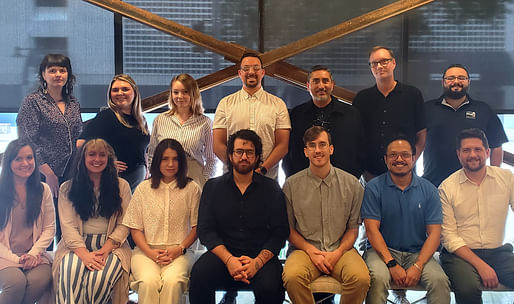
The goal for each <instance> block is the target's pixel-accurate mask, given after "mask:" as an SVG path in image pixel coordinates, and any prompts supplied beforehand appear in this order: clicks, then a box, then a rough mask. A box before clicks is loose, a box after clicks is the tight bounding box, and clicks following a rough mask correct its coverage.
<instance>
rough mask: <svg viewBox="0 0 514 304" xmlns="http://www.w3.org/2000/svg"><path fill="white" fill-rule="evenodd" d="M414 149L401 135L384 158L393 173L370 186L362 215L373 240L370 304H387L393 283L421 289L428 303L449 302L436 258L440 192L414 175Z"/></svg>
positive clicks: (445, 280)
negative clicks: (434, 256) (422, 287)
mask: <svg viewBox="0 0 514 304" xmlns="http://www.w3.org/2000/svg"><path fill="white" fill-rule="evenodd" d="M415 153H416V152H415V147H414V145H413V144H412V143H411V142H409V140H408V139H407V138H406V137H402V136H398V137H396V138H394V139H393V140H392V141H391V142H390V143H389V144H388V145H387V150H386V155H385V156H384V160H385V163H386V165H387V168H388V171H387V172H386V173H384V174H382V175H379V176H377V177H376V178H374V179H372V180H371V181H369V183H368V184H367V185H366V189H365V191H364V199H363V202H362V208H361V216H362V218H363V219H364V225H365V227H366V233H367V236H368V242H369V243H368V249H367V251H366V253H365V255H364V259H365V261H366V264H367V265H368V268H369V271H370V276H371V287H370V289H369V291H368V295H367V297H366V303H367V304H378V303H380V304H383V303H385V302H386V299H387V295H388V292H387V290H388V289H389V288H390V284H391V280H392V281H394V282H395V283H396V284H397V285H399V286H404V287H409V286H414V285H416V284H418V283H419V284H421V285H422V286H424V287H425V288H426V289H427V298H428V303H440V304H443V303H450V287H449V282H448V278H447V276H446V275H445V273H444V271H443V270H442V268H441V266H440V265H439V263H437V261H435V260H434V258H433V257H432V256H433V254H434V252H435V251H436V249H437V247H438V246H439V239H440V235H441V224H442V212H441V202H440V199H439V194H438V192H437V189H436V188H435V187H434V186H433V185H432V184H431V183H430V182H429V181H427V180H425V179H423V178H421V177H418V176H416V175H415V174H413V172H412V167H413V165H414V155H415Z"/></svg>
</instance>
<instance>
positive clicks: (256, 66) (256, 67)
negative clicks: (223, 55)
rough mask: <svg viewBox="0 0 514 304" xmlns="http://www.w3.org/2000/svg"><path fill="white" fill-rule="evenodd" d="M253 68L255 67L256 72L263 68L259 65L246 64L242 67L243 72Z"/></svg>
mask: <svg viewBox="0 0 514 304" xmlns="http://www.w3.org/2000/svg"><path fill="white" fill-rule="evenodd" d="M251 69H253V71H254V72H259V71H260V70H261V69H262V68H261V67H260V66H258V65H254V66H250V65H245V66H242V67H241V71H243V72H249V71H250V70H251Z"/></svg>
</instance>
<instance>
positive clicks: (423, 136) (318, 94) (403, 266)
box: [0, 46, 514, 304]
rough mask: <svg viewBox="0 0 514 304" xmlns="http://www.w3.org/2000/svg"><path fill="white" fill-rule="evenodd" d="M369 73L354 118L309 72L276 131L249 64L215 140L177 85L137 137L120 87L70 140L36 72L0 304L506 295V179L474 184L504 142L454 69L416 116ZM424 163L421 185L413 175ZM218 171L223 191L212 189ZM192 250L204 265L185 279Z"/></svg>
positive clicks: (4, 217)
mask: <svg viewBox="0 0 514 304" xmlns="http://www.w3.org/2000/svg"><path fill="white" fill-rule="evenodd" d="M369 65H370V68H371V72H372V74H373V76H374V77H375V79H376V85H375V86H373V87H371V88H369V89H365V90H363V91H361V92H359V93H358V94H357V96H356V97H355V99H354V101H353V105H350V104H347V103H343V102H341V101H338V100H337V99H336V98H334V97H333V96H332V91H333V89H334V86H335V81H334V79H333V77H332V74H331V72H330V70H329V69H328V68H327V67H325V66H314V67H313V68H312V70H311V71H310V72H309V74H308V79H307V90H308V91H309V93H310V95H311V97H312V99H311V100H309V101H307V102H306V103H304V104H301V105H299V106H297V107H295V108H293V109H292V110H291V111H290V112H289V111H288V109H287V107H286V105H285V103H284V101H283V100H282V99H280V98H279V97H276V96H274V95H272V94H270V93H268V92H266V91H264V89H263V87H262V79H263V77H264V75H265V70H264V68H263V64H262V61H261V59H260V57H259V56H258V55H257V54H254V53H245V54H244V55H243V56H242V58H241V61H240V69H239V72H238V73H239V77H240V79H241V80H242V89H241V90H239V91H237V92H235V93H233V94H231V95H229V96H227V97H225V98H223V99H222V100H221V101H220V102H219V105H218V107H217V109H216V114H215V118H214V122H212V121H211V120H210V119H209V118H208V117H207V116H205V115H204V114H203V107H202V101H201V96H200V91H199V88H198V85H197V83H196V81H195V80H194V79H193V78H192V77H191V76H190V75H188V74H181V75H178V76H176V77H174V78H173V79H172V81H171V83H170V92H169V106H170V110H169V111H167V112H164V113H162V114H160V115H159V116H157V118H156V119H155V121H154V124H153V128H152V132H151V134H150V131H149V129H148V126H147V123H146V120H145V118H144V116H143V114H142V110H141V96H140V93H139V89H138V88H137V85H136V84H135V82H134V80H133V79H132V78H131V77H130V76H128V75H124V74H120V75H116V76H115V77H114V78H113V79H112V81H111V83H110V85H109V90H108V93H107V100H108V109H106V110H103V111H102V112H100V113H98V115H97V116H96V117H95V118H94V119H93V120H91V121H89V122H87V123H85V124H84V126H83V124H82V119H81V117H80V107H79V104H78V102H77V100H76V99H75V98H74V97H73V94H72V93H73V84H74V81H75V77H74V76H73V73H72V69H71V63H70V60H69V58H68V57H66V56H63V55H58V54H49V55H47V56H46V57H45V58H44V59H43V61H42V63H41V66H40V73H39V76H40V86H39V88H38V89H37V90H36V91H35V92H34V93H32V94H30V95H29V96H27V98H26V99H25V100H24V102H23V103H22V105H21V107H20V111H19V114H18V118H17V122H18V126H19V137H20V138H19V139H17V140H14V141H13V142H11V143H10V144H9V146H8V147H7V149H6V151H5V153H4V160H3V162H2V171H1V174H0V189H2V190H3V191H4V192H3V193H4V195H3V196H2V198H1V199H0V289H1V290H2V293H1V294H0V303H34V302H36V301H37V302H38V303H40V302H41V303H44V302H45V301H46V302H50V303H51V302H54V301H57V302H58V303H71V302H73V303H108V302H109V301H111V302H112V303H126V302H127V301H128V290H129V288H132V289H134V290H136V291H137V292H138V296H139V297H138V298H139V303H182V302H183V301H184V292H185V291H186V290H188V292H189V300H190V302H191V303H192V304H195V303H198V304H204V303H214V301H215V291H217V290H226V291H227V293H226V294H225V296H224V298H223V300H222V301H223V303H233V301H234V297H235V294H236V293H237V290H239V289H249V290H252V291H253V292H254V294H255V299H256V303H277V304H278V303H282V302H283V301H284V297H285V291H286V290H287V293H288V295H289V298H290V299H291V300H292V301H293V303H302V304H303V303H314V296H315V295H313V294H312V293H311V291H310V284H311V283H312V282H313V281H314V280H315V279H316V278H318V277H319V276H321V275H330V276H332V277H334V278H335V279H336V280H337V281H339V282H340V283H341V284H342V287H343V290H344V291H343V293H342V295H341V302H344V303H362V302H363V301H364V300H365V301H366V303H381V304H382V303H385V302H386V298H387V296H388V289H390V287H391V283H392V282H394V283H395V284H396V286H404V287H409V286H413V285H416V284H421V285H423V286H424V287H425V288H426V289H427V298H428V302H429V303H449V302H450V286H451V288H452V289H453V290H454V291H455V295H456V300H457V302H458V303H481V291H480V290H481V286H483V287H485V288H494V287H496V286H497V285H498V283H499V282H500V283H502V284H504V285H506V286H508V287H511V288H514V254H513V250H512V245H511V244H506V245H503V244H502V242H503V239H504V230H505V222H506V216H507V213H508V207H509V205H510V207H511V209H513V210H514V175H513V174H512V173H511V172H510V171H508V170H505V169H500V168H498V167H494V166H488V165H486V160H487V158H488V157H489V155H490V156H491V165H496V166H497V165H499V164H500V163H501V161H502V159H501V157H502V148H501V145H502V144H503V143H504V142H506V141H507V138H506V135H505V132H504V131H503V127H502V125H501V122H500V121H499V119H498V118H497V116H496V115H495V114H494V112H493V111H492V110H491V108H490V107H489V106H488V105H487V104H486V103H483V102H480V101H476V100H472V99H471V98H470V97H469V96H468V94H467V91H468V88H469V82H470V79H469V73H468V71H467V69H466V68H465V67H464V66H462V65H458V64H456V65H452V66H450V67H449V68H447V69H446V70H445V71H444V73H443V79H442V85H443V90H444V92H443V95H442V96H441V97H440V98H438V99H436V100H433V101H429V102H426V103H424V102H423V97H422V95H421V93H420V91H419V90H418V89H416V88H415V87H412V86H409V85H406V84H402V83H400V82H398V81H396V80H395V79H394V69H395V66H396V61H395V58H394V55H393V52H392V51H391V50H390V49H388V48H386V47H383V46H377V47H374V48H373V49H372V50H371V51H370V54H369ZM482 130H483V131H482ZM455 142H456V143H457V145H455ZM425 146H426V149H425ZM490 147H491V148H490ZM423 151H425V154H424V157H423V159H424V165H425V167H424V169H425V175H424V177H426V179H425V178H422V177H418V176H417V175H416V174H415V173H413V169H414V165H415V163H416V160H417V159H418V157H419V156H420V155H421V153H422V152H423ZM216 157H218V158H219V159H220V160H221V161H223V163H224V165H225V168H224V169H225V170H224V171H225V173H224V174H223V175H222V176H219V177H215V178H212V177H213V175H214V168H215V162H216V159H215V158H216ZM280 160H283V168H284V171H285V173H286V176H287V179H286V181H285V184H284V185H283V188H282V189H281V188H280V186H279V185H278V183H277V181H276V178H277V174H278V164H279V161H280ZM147 167H148V168H149V169H147ZM459 168H461V169H459ZM40 173H41V175H42V176H43V179H44V180H45V181H46V183H42V182H41V177H40ZM359 179H360V180H359ZM363 185H364V186H365V187H363ZM436 187H439V191H438V189H437V188H436ZM56 215H58V216H57V217H56ZM362 222H364V226H365V230H366V236H367V241H366V245H365V246H364V247H365V250H364V255H363V256H362V257H361V255H360V254H359V252H358V251H357V250H356V249H355V248H354V244H355V242H356V240H357V237H358V234H359V233H358V232H359V226H360V225H361V223H362ZM59 224H60V225H59ZM59 226H60V228H59V229H60V231H62V239H60V237H59V236H60V234H61V233H60V232H59V229H57V232H56V227H59ZM54 235H57V236H58V239H57V240H58V241H59V239H60V241H59V243H58V244H57V250H56V252H55V257H54V259H53V261H52V258H51V256H49V255H48V253H47V247H49V246H50V245H51V243H52V240H53V239H54ZM129 235H130V236H131V239H132V240H133V244H134V245H135V246H136V247H135V248H133V249H131V246H130V245H129V243H128V241H127V238H128V236H129ZM197 238H199V240H200V242H201V243H202V244H203V245H204V246H205V247H206V249H207V252H205V253H204V254H203V255H202V256H201V257H200V258H199V259H198V260H197V261H196V262H195V261H194V257H193V250H192V248H191V246H192V245H193V243H195V241H196V240H197ZM441 239H442V245H443V247H444V248H443V250H442V252H441V258H440V260H441V263H438V262H437V261H436V260H435V259H434V258H433V255H434V253H435V252H436V250H438V248H439V245H440V240H441ZM286 240H288V241H289V244H290V246H289V250H288V253H287V259H286V261H285V265H284V266H282V263H281V261H280V260H279V259H278V255H279V252H280V250H281V249H282V248H283V247H284V245H285V242H286ZM441 266H442V267H441ZM52 282H53V283H52ZM52 287H53V288H52ZM20 295H23V296H20Z"/></svg>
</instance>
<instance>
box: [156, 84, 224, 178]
mask: <svg viewBox="0 0 514 304" xmlns="http://www.w3.org/2000/svg"><path fill="white" fill-rule="evenodd" d="M168 100H169V101H168V102H169V107H170V110H169V111H167V112H164V113H162V114H160V115H159V116H157V117H156V118H155V120H154V123H153V129H152V135H151V137H150V145H149V146H148V161H149V163H151V162H152V157H153V154H154V151H155V147H156V146H157V144H158V143H159V142H160V141H162V140H163V139H165V138H173V139H175V140H177V141H178V142H180V144H181V145H182V146H183V147H184V150H185V151H186V154H187V167H188V172H187V175H188V176H190V177H191V178H192V179H193V180H194V181H196V182H197V183H198V184H199V185H200V186H202V187H203V185H204V184H205V181H206V180H207V179H209V178H210V177H212V176H213V175H214V171H215V165H216V157H215V155H214V152H213V150H212V120H211V119H210V118H209V117H207V116H205V115H204V114H203V106H202V97H201V95H200V89H199V88H198V84H197V83H196V81H195V79H194V78H193V77H191V76H190V75H188V74H180V75H178V76H175V77H174V78H173V79H172V80H171V83H170V95H169V99H168Z"/></svg>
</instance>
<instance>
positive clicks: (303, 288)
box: [282, 248, 370, 304]
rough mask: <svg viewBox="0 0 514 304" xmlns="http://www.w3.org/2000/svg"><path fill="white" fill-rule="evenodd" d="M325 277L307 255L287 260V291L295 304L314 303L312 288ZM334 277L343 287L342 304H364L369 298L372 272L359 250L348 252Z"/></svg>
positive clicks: (284, 276)
mask: <svg viewBox="0 0 514 304" xmlns="http://www.w3.org/2000/svg"><path fill="white" fill-rule="evenodd" d="M322 274H323V273H322V272H321V271H319V270H318V268H316V266H315V265H314V264H313V263H312V261H311V259H310V258H309V255H308V254H307V253H306V252H305V251H303V250H295V251H293V252H292V253H291V254H290V255H289V257H288V258H287V260H286V264H285V266H284V273H283V274H282V279H283V281H284V287H285V288H286V290H287V294H288V295H289V298H290V299H291V300H292V301H293V303H301V304H308V303H314V297H313V296H312V292H311V289H310V284H311V282H312V281H314V280H315V279H317V278H318V277H319V276H321V275H322ZM330 276H332V277H333V278H335V279H336V280H338V281H339V282H341V284H342V286H343V290H344V291H343V293H342V294H341V301H340V303H345V304H350V303H355V304H357V303H358V304H362V302H363V301H364V298H366V293H367V291H368V288H369V284H370V278H369V272H368V268H367V267H366V264H365V263H364V260H363V259H362V258H361V256H360V255H359V253H358V252H357V250H355V249H353V248H352V249H350V250H348V251H346V252H345V253H344V254H343V256H341V258H340V259H339V261H338V262H337V263H336V265H335V267H334V270H333V271H332V273H331V274H330Z"/></svg>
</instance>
